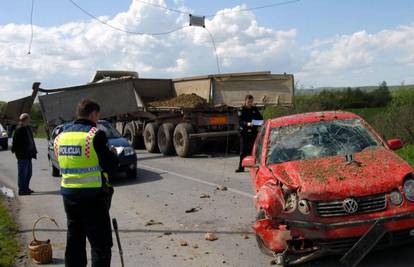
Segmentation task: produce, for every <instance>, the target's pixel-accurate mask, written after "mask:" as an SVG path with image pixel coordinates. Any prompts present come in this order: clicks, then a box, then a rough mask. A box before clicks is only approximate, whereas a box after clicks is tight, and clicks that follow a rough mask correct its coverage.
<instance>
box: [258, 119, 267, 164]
mask: <svg viewBox="0 0 414 267" xmlns="http://www.w3.org/2000/svg"><path fill="white" fill-rule="evenodd" d="M265 133H266V129H265V127H264V126H263V127H262V128H261V129H260V133H259V137H258V138H257V146H256V163H260V162H261V161H262V157H261V155H262V148H263V139H264V135H265Z"/></svg>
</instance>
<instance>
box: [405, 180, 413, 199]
mask: <svg viewBox="0 0 414 267" xmlns="http://www.w3.org/2000/svg"><path fill="white" fill-rule="evenodd" d="M404 192H405V197H406V198H407V199H408V200H410V201H413V202H414V180H413V179H407V180H405V182H404Z"/></svg>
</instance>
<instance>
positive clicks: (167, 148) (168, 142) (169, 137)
mask: <svg viewBox="0 0 414 267" xmlns="http://www.w3.org/2000/svg"><path fill="white" fill-rule="evenodd" d="M173 134H174V124H172V123H170V122H167V123H163V124H162V125H161V127H160V128H159V129H158V138H157V142H158V148H159V150H160V152H161V153H162V154H163V155H172V154H173V153H174V144H173Z"/></svg>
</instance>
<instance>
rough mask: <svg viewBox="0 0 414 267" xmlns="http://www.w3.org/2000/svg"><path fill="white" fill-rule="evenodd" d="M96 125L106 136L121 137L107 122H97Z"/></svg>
mask: <svg viewBox="0 0 414 267" xmlns="http://www.w3.org/2000/svg"><path fill="white" fill-rule="evenodd" d="M97 127H98V129H99V130H102V131H103V132H104V133H105V134H106V137H107V138H119V137H121V134H120V133H119V132H118V131H117V130H116V129H115V128H114V127H113V126H112V125H111V124H110V123H109V122H98V124H97Z"/></svg>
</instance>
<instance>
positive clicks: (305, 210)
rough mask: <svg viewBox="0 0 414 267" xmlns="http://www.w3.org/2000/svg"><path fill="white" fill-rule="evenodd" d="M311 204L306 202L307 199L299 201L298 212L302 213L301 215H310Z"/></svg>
mask: <svg viewBox="0 0 414 267" xmlns="http://www.w3.org/2000/svg"><path fill="white" fill-rule="evenodd" d="M310 209H311V208H310V203H309V201H307V200H305V199H301V200H299V203H298V210H299V211H300V213H302V214H304V215H308V214H309V213H310Z"/></svg>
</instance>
